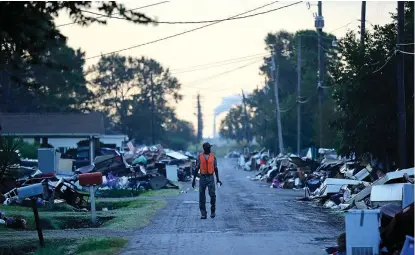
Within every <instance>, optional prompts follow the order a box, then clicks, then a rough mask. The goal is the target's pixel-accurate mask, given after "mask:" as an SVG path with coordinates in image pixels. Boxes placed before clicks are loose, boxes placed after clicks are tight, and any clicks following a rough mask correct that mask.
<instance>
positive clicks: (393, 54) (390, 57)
mask: <svg viewBox="0 0 415 255" xmlns="http://www.w3.org/2000/svg"><path fill="white" fill-rule="evenodd" d="M395 55H396V50H395V51H393V53H392V54H391V55H390V56H389V58H388V59H387V60H386V62H385V64H383V66H382V67H381V68H379V69H377V70H376V71H374V72H373V73H377V72H379V71H380V70H382V69H383V68H384V67H385V66H386V65H387V64H388V63H389V61H390V60H391V59H392V57H393V56H395Z"/></svg>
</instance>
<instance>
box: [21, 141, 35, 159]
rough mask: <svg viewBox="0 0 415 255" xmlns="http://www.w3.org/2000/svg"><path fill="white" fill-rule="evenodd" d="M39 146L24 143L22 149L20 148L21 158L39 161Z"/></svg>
mask: <svg viewBox="0 0 415 255" xmlns="http://www.w3.org/2000/svg"><path fill="white" fill-rule="evenodd" d="M38 149H39V145H37V144H31V143H27V142H24V143H23V145H22V147H21V148H19V151H20V156H21V157H22V158H29V159H37V150H38Z"/></svg>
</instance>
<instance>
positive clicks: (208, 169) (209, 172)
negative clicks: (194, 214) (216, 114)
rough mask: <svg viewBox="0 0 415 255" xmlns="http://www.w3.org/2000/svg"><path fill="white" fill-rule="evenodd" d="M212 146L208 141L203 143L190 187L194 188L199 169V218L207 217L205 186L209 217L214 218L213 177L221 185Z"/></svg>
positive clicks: (214, 195)
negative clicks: (207, 192) (208, 200)
mask: <svg viewBox="0 0 415 255" xmlns="http://www.w3.org/2000/svg"><path fill="white" fill-rule="evenodd" d="M211 147H212V146H211V145H210V144H209V143H204V144H203V153H200V154H199V156H198V157H197V160H196V168H195V169H194V173H193V182H192V187H193V188H195V185H196V176H197V173H198V172H199V170H200V180H199V208H200V213H201V214H202V216H201V219H206V218H207V211H206V188H208V191H209V196H210V213H211V214H210V217H211V218H215V216H216V215H215V211H216V194H215V177H214V176H213V174H215V175H216V183H218V184H220V185H222V182H221V181H219V172H218V165H217V162H216V157H215V156H214V155H213V153H212V152H211V151H210V148H211Z"/></svg>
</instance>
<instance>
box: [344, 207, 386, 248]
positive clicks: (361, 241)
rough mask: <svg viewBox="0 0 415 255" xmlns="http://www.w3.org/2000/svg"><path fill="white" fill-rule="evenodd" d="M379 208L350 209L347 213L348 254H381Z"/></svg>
mask: <svg viewBox="0 0 415 255" xmlns="http://www.w3.org/2000/svg"><path fill="white" fill-rule="evenodd" d="M379 217H380V211H379V210H350V211H349V212H348V213H347V214H346V218H345V219H346V240H347V242H346V254H347V255H379V243H380V241H381V239H380V232H379V225H380V222H379Z"/></svg>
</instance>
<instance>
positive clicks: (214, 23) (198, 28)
mask: <svg viewBox="0 0 415 255" xmlns="http://www.w3.org/2000/svg"><path fill="white" fill-rule="evenodd" d="M276 2H278V1H274V2H272V3H269V4H266V5H263V6H260V7H257V8H255V9H252V10H249V11H246V12H243V13H240V14H237V15H234V16H232V17H230V18H235V17H238V16H241V15H244V14H246V13H249V12H253V11H256V10H258V9H261V8H264V7H266V6H268V5H271V4H274V3H276ZM292 5H293V4H290V5H285V6H282V7H279V8H278V9H279V10H280V9H283V8H287V7H289V6H292ZM223 21H226V20H221V21H217V22H213V23H209V24H207V25H203V26H201V27H197V28H194V29H190V30H186V31H183V32H181V33H178V34H174V35H170V36H167V37H163V38H160V39H157V40H153V41H150V42H146V43H142V44H138V45H134V46H131V47H128V48H124V49H120V50H115V51H112V52H108V53H104V54H100V55H96V56H93V57H89V58H86V59H93V58H98V57H101V56H104V55H109V54H114V53H118V52H121V51H126V50H131V49H134V48H138V47H142V46H145V45H149V44H153V43H156V42H160V41H164V40H167V39H170V38H174V37H177V36H180V35H184V34H187V33H190V32H194V31H197V30H200V29H203V28H206V27H210V26H213V25H216V24H218V23H221V22H223Z"/></svg>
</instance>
